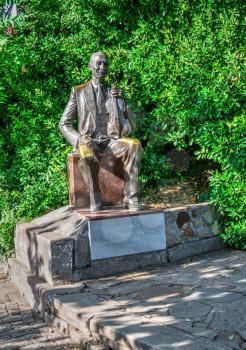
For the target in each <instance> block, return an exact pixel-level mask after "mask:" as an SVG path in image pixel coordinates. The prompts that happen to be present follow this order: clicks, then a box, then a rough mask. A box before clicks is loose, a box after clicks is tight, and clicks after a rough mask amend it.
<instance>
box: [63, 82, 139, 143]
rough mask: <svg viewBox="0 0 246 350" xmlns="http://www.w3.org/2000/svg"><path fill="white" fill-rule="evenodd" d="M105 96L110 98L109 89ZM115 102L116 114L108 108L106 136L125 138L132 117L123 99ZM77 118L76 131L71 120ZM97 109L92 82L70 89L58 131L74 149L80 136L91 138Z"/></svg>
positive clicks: (109, 102)
mask: <svg viewBox="0 0 246 350" xmlns="http://www.w3.org/2000/svg"><path fill="white" fill-rule="evenodd" d="M107 89H108V91H107V92H108V93H107V96H110V93H109V92H110V91H109V90H110V88H107ZM110 100H112V101H113V99H112V98H108V99H107V101H106V106H108V107H109V106H110V105H111V101H110ZM115 100H117V113H113V112H112V113H111V110H113V108H109V109H110V110H109V113H110V116H109V122H108V135H109V137H112V138H119V137H122V136H126V135H128V134H129V133H130V131H131V129H132V128H133V127H134V115H133V113H132V111H131V109H130V107H129V105H128V103H127V102H126V101H125V100H123V99H115ZM76 115H77V116H78V131H77V130H75V129H74V127H73V119H74V117H75V116H76ZM96 116H97V107H96V100H95V97H94V92H93V86H92V82H91V81H89V82H87V83H85V84H82V85H79V86H75V87H73V88H72V91H71V94H70V98H69V101H68V103H67V106H66V108H65V110H64V113H63V115H62V117H61V121H60V125H59V126H60V131H61V133H62V134H63V135H64V137H65V138H66V139H67V141H68V142H69V143H70V144H71V145H72V146H73V147H74V148H77V147H78V141H79V138H80V136H84V135H89V136H91V135H92V134H93V133H94V131H95V130H96Z"/></svg>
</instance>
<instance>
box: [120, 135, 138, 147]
mask: <svg viewBox="0 0 246 350" xmlns="http://www.w3.org/2000/svg"><path fill="white" fill-rule="evenodd" d="M122 141H123V142H126V143H127V144H129V146H133V147H135V148H141V147H142V145H141V142H140V141H139V140H138V139H133V138H130V137H129V138H128V137H125V138H122Z"/></svg>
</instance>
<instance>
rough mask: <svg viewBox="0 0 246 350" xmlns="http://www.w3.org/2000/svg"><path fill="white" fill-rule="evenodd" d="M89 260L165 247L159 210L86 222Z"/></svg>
mask: <svg viewBox="0 0 246 350" xmlns="http://www.w3.org/2000/svg"><path fill="white" fill-rule="evenodd" d="M88 228H89V230H88V235H89V243H90V252H91V260H92V261H93V260H99V259H105V258H113V257H117V256H126V255H131V254H138V253H144V252H151V251H158V250H165V249H166V235H165V219H164V214H163V213H154V214H146V215H137V216H125V217H120V218H117V217H116V218H111V219H102V220H90V221H89V222H88Z"/></svg>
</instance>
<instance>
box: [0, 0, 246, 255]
mask: <svg viewBox="0 0 246 350" xmlns="http://www.w3.org/2000/svg"><path fill="white" fill-rule="evenodd" d="M0 5H1V4H0ZM18 10H19V16H18V17H17V18H16V19H14V20H12V22H11V24H12V25H13V26H14V35H12V36H9V37H7V36H6V35H4V32H5V30H6V27H7V25H8V23H7V21H2V22H1V24H0V33H3V34H1V36H0V55H1V59H0V75H1V87H3V88H4V93H5V98H6V100H5V102H4V100H3V97H4V96H2V91H3V90H2V88H1V87H0V112H1V116H2V117H1V121H0V123H1V129H0V159H1V163H0V180H1V184H0V193H1V199H0V208H1V213H0V246H1V248H0V254H3V255H6V254H8V252H10V251H11V247H12V237H13V229H14V225H15V223H16V222H17V221H19V220H21V219H25V220H29V219H31V218H33V217H34V216H37V215H40V214H42V213H44V212H46V211H48V210H50V209H51V208H56V207H58V206H61V205H64V204H66V203H67V184H66V154H67V153H68V152H69V150H70V147H69V146H68V145H67V143H66V142H65V140H64V139H63V138H62V137H61V135H60V134H59V131H58V127H57V125H58V122H59V119H60V116H61V114H62V112H63V109H64V106H65V104H66V101H67V99H68V96H69V92H70V89H71V86H73V85H77V84H80V83H81V82H84V81H86V80H88V79H89V78H90V72H89V70H88V69H87V64H88V60H89V57H90V54H91V53H92V52H94V51H98V50H104V51H106V52H107V53H108V55H109V56H110V58H111V74H110V76H109V80H110V81H111V82H113V81H118V83H119V86H121V87H122V88H123V89H124V90H125V92H126V95H127V97H128V98H129V100H130V101H131V103H132V104H133V106H135V110H136V112H137V115H138V126H139V129H138V131H137V132H136V136H137V137H139V138H140V139H141V140H142V142H143V146H144V148H145V157H144V159H143V167H142V181H143V182H144V183H148V182H152V183H153V182H156V181H157V182H158V181H160V179H162V178H163V177H165V176H168V170H167V166H166V163H165V157H164V154H163V150H164V147H165V145H166V144H167V143H172V144H174V145H175V146H176V147H180V148H187V147H189V148H190V147H193V148H194V149H195V148H196V149H198V151H197V157H200V158H208V159H212V160H214V161H216V162H218V163H219V164H220V167H221V171H220V172H216V173H215V174H214V175H213V176H212V180H211V199H212V201H213V203H215V204H216V205H217V206H218V208H219V209H220V211H221V212H222V213H223V214H224V215H225V216H226V220H227V221H226V231H225V233H224V237H225V239H226V241H227V242H228V243H229V244H231V245H232V246H233V245H234V246H237V247H242V248H243V247H245V243H246V240H245V227H244V226H243V225H244V224H243V222H245V221H244V220H245V217H244V212H245V210H244V201H245V197H243V194H244V191H245V183H244V182H243V180H244V174H245V153H244V152H245V142H244V141H243V135H244V133H245V124H244V121H245V115H243V114H242V106H243V94H242V88H243V63H244V61H243V49H244V48H243V44H242V43H243V35H244V32H243V27H242V25H243V13H244V10H245V3H244V1H240V0H223V1H222V0H221V1H218V0H206V1H205V0H197V1H190V0H169V1H163V0H162V1H161V0H158V1H154V0H138V1H131V0H117V1H116V0H107V1H106V0H100V1H99V0H90V1H89V0H83V1H81V0H42V1H39V0H28V1H27V0H21V1H19V3H18ZM3 102H4V103H3ZM232 185H233V186H234V189H235V191H234V190H233V189H232V187H231V186H232ZM235 193H236V195H235Z"/></svg>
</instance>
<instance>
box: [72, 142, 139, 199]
mask: <svg viewBox="0 0 246 350" xmlns="http://www.w3.org/2000/svg"><path fill="white" fill-rule="evenodd" d="M79 153H80V161H79V167H80V170H81V173H82V176H83V178H84V181H85V183H86V185H87V187H88V189H89V192H90V204H91V205H100V204H101V194H100V189H99V184H98V172H99V162H98V156H99V154H105V155H112V156H114V157H115V158H120V159H121V161H122V163H123V168H124V177H125V187H124V190H123V203H125V204H127V203H132V204H137V203H138V200H139V179H138V177H139V168H140V160H141V154H142V146H141V143H140V141H139V140H137V139H131V138H120V139H111V140H110V141H109V142H107V143H106V144H105V142H102V143H98V142H96V141H95V142H94V141H93V140H91V141H90V142H87V141H85V142H82V143H80V144H79Z"/></svg>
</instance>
